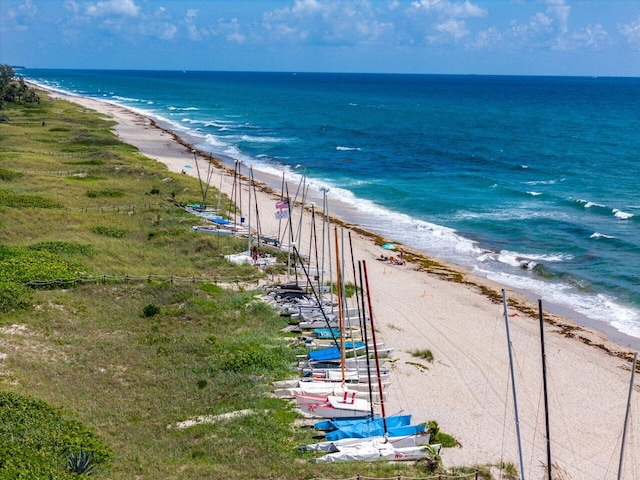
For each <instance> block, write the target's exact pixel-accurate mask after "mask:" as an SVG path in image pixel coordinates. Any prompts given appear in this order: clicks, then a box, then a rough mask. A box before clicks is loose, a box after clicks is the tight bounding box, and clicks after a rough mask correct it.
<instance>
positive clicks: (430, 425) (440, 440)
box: [426, 420, 462, 448]
mask: <svg viewBox="0 0 640 480" xmlns="http://www.w3.org/2000/svg"><path fill="white" fill-rule="evenodd" d="M426 431H427V432H428V433H429V435H430V437H431V438H430V440H429V443H432V444H438V445H442V447H443V448H453V447H461V446H462V445H460V443H459V442H458V441H457V440H456V439H455V438H453V437H452V436H451V435H449V434H448V433H444V432H441V431H440V426H439V425H438V422H436V421H435V420H430V421H428V422H427V428H426Z"/></svg>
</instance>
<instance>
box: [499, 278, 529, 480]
mask: <svg viewBox="0 0 640 480" xmlns="http://www.w3.org/2000/svg"><path fill="white" fill-rule="evenodd" d="M502 305H503V307H504V323H505V327H506V330H507V347H508V350H509V370H510V371H511V387H512V391H513V409H514V411H515V418H516V437H517V439H518V457H519V460H520V480H525V479H524V462H523V460H522V440H521V439H520V418H519V416H518V396H517V395H516V378H515V375H514V373H513V354H512V353H511V334H510V333H509V311H508V310H507V293H506V292H505V291H504V289H503V290H502Z"/></svg>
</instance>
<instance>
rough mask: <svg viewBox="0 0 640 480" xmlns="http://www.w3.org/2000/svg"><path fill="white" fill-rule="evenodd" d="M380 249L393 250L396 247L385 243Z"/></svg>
mask: <svg viewBox="0 0 640 480" xmlns="http://www.w3.org/2000/svg"><path fill="white" fill-rule="evenodd" d="M382 248H384V249H385V250H395V249H396V246H395V245H394V244H393V243H385V244H384V245H382Z"/></svg>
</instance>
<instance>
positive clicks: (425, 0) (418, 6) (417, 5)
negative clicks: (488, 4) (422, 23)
mask: <svg viewBox="0 0 640 480" xmlns="http://www.w3.org/2000/svg"><path fill="white" fill-rule="evenodd" d="M411 6H412V7H413V8H414V9H415V10H417V11H424V12H429V13H436V14H439V15H444V16H447V17H453V18H468V17H484V16H486V15H487V11H486V10H485V9H484V8H482V7H480V6H478V5H475V4H473V3H471V2H470V1H469V0H465V1H464V2H450V1H448V0H417V1H414V2H412V3H411Z"/></svg>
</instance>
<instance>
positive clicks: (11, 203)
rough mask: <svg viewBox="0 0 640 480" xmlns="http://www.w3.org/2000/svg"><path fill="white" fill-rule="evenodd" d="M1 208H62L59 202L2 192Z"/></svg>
mask: <svg viewBox="0 0 640 480" xmlns="http://www.w3.org/2000/svg"><path fill="white" fill-rule="evenodd" d="M0 206H5V207H12V208H62V205H60V204H59V203H58V202H54V201H53V200H49V199H48V198H43V197H38V196H37V195H23V194H17V193H11V192H9V191H7V190H0Z"/></svg>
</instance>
